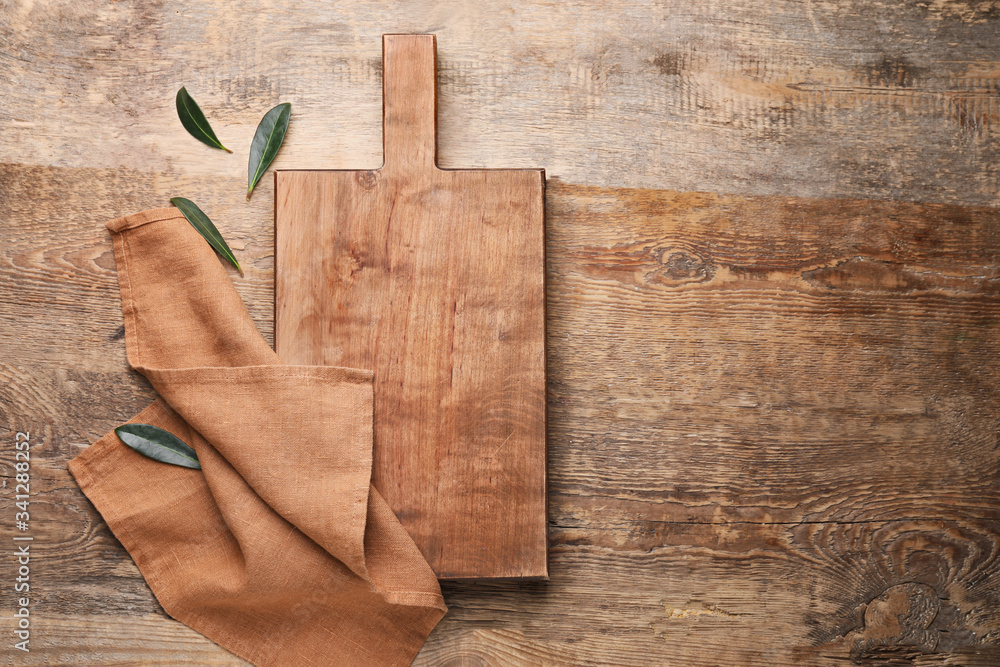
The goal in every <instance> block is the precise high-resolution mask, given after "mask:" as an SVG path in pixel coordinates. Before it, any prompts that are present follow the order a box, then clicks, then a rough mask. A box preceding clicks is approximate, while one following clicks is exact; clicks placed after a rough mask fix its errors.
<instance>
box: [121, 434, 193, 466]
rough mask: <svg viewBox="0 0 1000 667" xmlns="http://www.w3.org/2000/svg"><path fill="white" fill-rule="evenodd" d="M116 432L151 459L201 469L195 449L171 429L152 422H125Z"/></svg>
mask: <svg viewBox="0 0 1000 667" xmlns="http://www.w3.org/2000/svg"><path fill="white" fill-rule="evenodd" d="M115 433H116V434H118V437H119V438H121V441H122V442H124V443H125V444H126V445H128V446H129V447H131V448H132V449H134V450H135V451H137V452H139V453H140V454H143V455H145V456H148V457H149V458H151V459H156V460H157V461H163V462H164V463H172V464H174V465H175V466H183V467H185V468H198V469H199V470H200V469H201V464H200V463H198V455H197V454H196V453H195V451H194V450H193V449H191V448H190V447H188V445H187V443H185V442H184V441H183V440H181V439H180V438H178V437H177V436H176V435H174V434H173V433H171V432H170V431H164V430H163V429H162V428H159V427H158V426H152V425H150V424H123V425H121V426H119V427H118V428H116V429H115Z"/></svg>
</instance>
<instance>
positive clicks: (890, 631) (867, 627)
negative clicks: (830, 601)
mask: <svg viewBox="0 0 1000 667" xmlns="http://www.w3.org/2000/svg"><path fill="white" fill-rule="evenodd" d="M940 611H941V600H940V598H939V596H938V593H937V591H936V590H934V589H933V588H932V587H930V586H928V585H926V584H919V583H915V582H907V583H905V584H897V585H895V586H890V587H889V588H887V589H885V591H884V592H883V593H882V594H881V595H879V596H878V597H877V598H875V599H874V600H872V601H871V602H869V603H868V605H867V608H866V609H865V613H864V626H863V627H862V628H860V638H859V639H858V641H857V642H856V643H855V646H854V651H853V653H854V654H855V655H862V656H863V655H870V654H872V653H877V652H881V651H883V650H885V649H887V648H896V647H901V646H907V647H912V648H914V649H916V650H918V651H925V652H930V651H934V650H935V648H937V644H938V640H939V633H938V631H937V630H936V629H932V628H931V624H932V623H933V622H934V619H935V618H937V615H938V612H940Z"/></svg>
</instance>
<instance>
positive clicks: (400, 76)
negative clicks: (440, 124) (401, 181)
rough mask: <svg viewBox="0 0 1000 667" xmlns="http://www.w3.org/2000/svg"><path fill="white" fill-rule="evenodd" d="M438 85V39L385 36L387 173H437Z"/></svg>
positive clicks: (383, 66) (383, 138)
mask: <svg viewBox="0 0 1000 667" xmlns="http://www.w3.org/2000/svg"><path fill="white" fill-rule="evenodd" d="M436 82H437V40H436V38H435V36H434V35H382V148H383V151H384V154H385V158H384V160H385V162H384V164H383V168H386V167H387V168H390V169H407V170H414V169H418V170H426V169H436V168H437V165H436V164H435V158H436V155H437V118H436V113H437V105H436V97H437V93H436Z"/></svg>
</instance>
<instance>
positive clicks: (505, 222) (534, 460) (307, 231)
mask: <svg viewBox="0 0 1000 667" xmlns="http://www.w3.org/2000/svg"><path fill="white" fill-rule="evenodd" d="M384 62H385V79H384V80H385V112H384V116H385V164H384V165H383V166H382V167H381V168H380V169H376V170H372V171H284V170H283V171H278V172H277V174H276V186H275V190H276V193H277V194H276V199H275V202H276V203H275V207H276V212H275V267H276V268H275V351H276V352H277V353H278V355H279V356H280V357H281V358H282V360H283V361H285V362H286V363H296V364H318V365H331V366H349V367H353V368H366V369H371V370H373V371H374V372H375V380H374V391H375V415H376V418H375V424H374V433H375V436H374V437H375V449H374V459H375V462H374V472H373V475H372V483H373V484H375V486H376V487H377V488H378V489H379V491H380V492H381V493H382V495H383V496H384V497H385V499H386V500H387V501H388V502H389V504H390V506H391V507H392V509H393V511H395V512H396V515H397V516H398V517H399V519H400V521H401V522H402V523H403V525H404V526H405V527H406V529H407V531H408V532H409V533H410V535H411V536H412V537H413V539H414V541H416V543H417V546H419V547H420V549H421V551H422V553H423V554H424V556H425V557H426V558H427V560H428V562H429V563H430V564H431V566H432V567H433V568H434V571H435V572H436V573H437V575H438V576H439V577H441V578H445V579H470V578H497V577H544V576H546V571H547V570H546V535H545V528H546V516H545V287H544V276H545V259H544V252H545V251H544V222H543V215H544V211H543V206H544V204H543V193H544V173H543V172H542V171H541V170H528V169H525V170H499V169H497V170H442V169H439V168H438V167H437V166H436V164H435V129H434V123H435V105H434V96H435V92H434V91H435V77H436V70H435V42H434V36H433V35H387V36H386V37H385V38H384Z"/></svg>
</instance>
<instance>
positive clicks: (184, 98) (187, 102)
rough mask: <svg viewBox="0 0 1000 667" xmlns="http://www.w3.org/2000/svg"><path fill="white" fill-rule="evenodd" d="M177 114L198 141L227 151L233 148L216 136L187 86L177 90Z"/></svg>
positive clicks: (185, 127)
mask: <svg viewBox="0 0 1000 667" xmlns="http://www.w3.org/2000/svg"><path fill="white" fill-rule="evenodd" d="M176 102H177V115H178V116H179V117H180V119H181V125H183V126H184V129H185V130H187V131H188V132H189V133H190V134H191V136H192V137H194V138H195V139H197V140H198V141H200V142H202V143H205V144H208V145H209V146H211V147H212V148H221V149H222V150H224V151H226V152H227V153H232V151H231V150H229V149H228V148H226V147H225V146H223V145H222V142H221V141H219V139H218V138H217V137H216V136H215V132H213V131H212V126H211V125H209V124H208V119H207V118H205V114H203V113H202V112H201V108H200V107H199V106H198V103H197V102H195V101H194V99H193V98H192V97H191V96H190V95H189V94H188V91H187V88H181V89H180V90H178V91H177V100H176Z"/></svg>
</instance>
